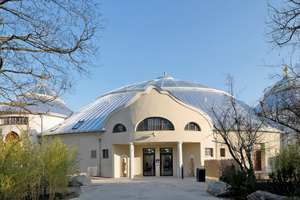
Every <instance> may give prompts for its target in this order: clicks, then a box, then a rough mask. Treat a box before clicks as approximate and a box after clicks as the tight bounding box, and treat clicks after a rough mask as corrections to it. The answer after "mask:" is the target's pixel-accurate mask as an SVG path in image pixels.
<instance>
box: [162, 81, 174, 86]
mask: <svg viewBox="0 0 300 200" xmlns="http://www.w3.org/2000/svg"><path fill="white" fill-rule="evenodd" d="M162 87H178V86H177V85H176V84H175V83H174V82H173V81H172V80H165V81H164V82H163V84H162Z"/></svg>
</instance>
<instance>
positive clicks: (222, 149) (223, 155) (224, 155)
mask: <svg viewBox="0 0 300 200" xmlns="http://www.w3.org/2000/svg"><path fill="white" fill-rule="evenodd" d="M222 151H223V152H222ZM222 153H224V154H222ZM220 157H226V149H225V148H220Z"/></svg>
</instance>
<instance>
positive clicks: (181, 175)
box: [181, 165, 183, 179]
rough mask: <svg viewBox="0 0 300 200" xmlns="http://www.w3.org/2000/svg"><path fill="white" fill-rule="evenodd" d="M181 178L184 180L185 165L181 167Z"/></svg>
mask: <svg viewBox="0 0 300 200" xmlns="http://www.w3.org/2000/svg"><path fill="white" fill-rule="evenodd" d="M181 178H182V179H183V165H181Z"/></svg>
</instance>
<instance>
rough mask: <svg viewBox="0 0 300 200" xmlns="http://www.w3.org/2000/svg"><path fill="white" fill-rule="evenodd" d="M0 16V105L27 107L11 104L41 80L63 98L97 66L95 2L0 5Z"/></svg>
mask: <svg viewBox="0 0 300 200" xmlns="http://www.w3.org/2000/svg"><path fill="white" fill-rule="evenodd" d="M0 11H1V12H0V33H1V35H0V105H1V104H2V105H3V104H6V105H10V106H19V107H23V106H25V105H24V102H23V104H22V103H21V102H16V101H12V100H13V99H14V98H15V97H16V96H18V95H20V94H25V93H26V92H27V91H28V89H29V88H30V87H32V86H33V85H35V84H36V83H38V82H40V80H41V79H45V78H46V79H48V82H50V83H51V85H52V86H53V87H52V89H53V90H54V91H55V92H56V93H57V94H58V95H61V94H63V93H64V92H65V91H67V90H68V89H69V88H70V87H71V86H72V84H73V83H74V82H75V79H74V76H75V74H79V75H83V76H89V73H90V71H89V68H90V67H91V66H96V61H97V60H96V59H97V58H98V55H99V52H98V46H96V45H95V44H96V39H97V35H96V33H97V31H98V30H100V29H102V28H104V26H105V22H104V21H103V20H102V19H101V16H100V14H99V5H98V4H97V3H96V1H93V0H49V1H44V0H0ZM25 96H26V95H25ZM37 101H39V100H37ZM31 103H32V101H31ZM25 104H26V103H25Z"/></svg>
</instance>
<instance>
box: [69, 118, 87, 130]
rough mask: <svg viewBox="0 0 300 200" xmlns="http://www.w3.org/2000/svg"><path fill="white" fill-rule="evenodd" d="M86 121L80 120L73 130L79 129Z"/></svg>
mask: <svg viewBox="0 0 300 200" xmlns="http://www.w3.org/2000/svg"><path fill="white" fill-rule="evenodd" d="M83 122H84V120H79V121H78V122H77V123H76V124H75V125H74V126H73V128H72V129H78V128H79V127H80V126H81V125H82V124H83Z"/></svg>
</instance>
